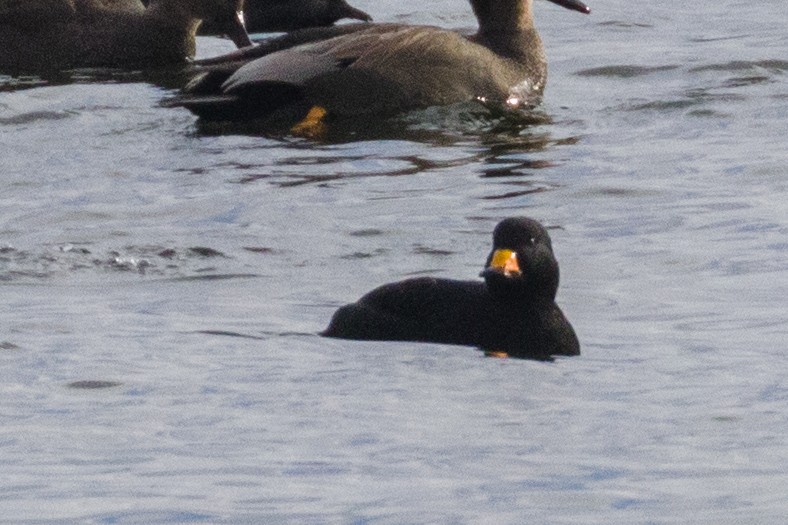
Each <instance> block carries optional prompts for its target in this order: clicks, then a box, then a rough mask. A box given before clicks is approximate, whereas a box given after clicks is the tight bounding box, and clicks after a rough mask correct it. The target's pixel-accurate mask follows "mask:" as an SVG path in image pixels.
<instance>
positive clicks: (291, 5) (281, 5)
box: [244, 0, 372, 33]
mask: <svg viewBox="0 0 788 525" xmlns="http://www.w3.org/2000/svg"><path fill="white" fill-rule="evenodd" d="M343 18H352V19H355V20H361V21H363V22H369V21H371V20H372V17H371V16H369V15H368V14H367V13H365V12H364V11H362V10H361V9H356V8H355V7H353V6H351V5H350V4H348V3H347V2H346V1H345V0H246V8H245V9H244V20H245V21H246V28H247V30H248V31H249V32H250V33H264V32H270V31H293V30H295V29H302V28H305V27H320V26H330V25H332V24H333V23H335V22H336V21H337V20H341V19H343Z"/></svg>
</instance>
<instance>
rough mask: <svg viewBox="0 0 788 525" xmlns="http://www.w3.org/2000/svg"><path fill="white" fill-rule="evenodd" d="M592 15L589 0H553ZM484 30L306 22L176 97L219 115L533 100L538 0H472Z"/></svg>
mask: <svg viewBox="0 0 788 525" xmlns="http://www.w3.org/2000/svg"><path fill="white" fill-rule="evenodd" d="M550 1H551V2H554V3H556V4H558V5H561V6H563V7H566V8H568V9H572V10H575V11H579V12H582V13H588V12H589V9H588V7H586V6H585V5H584V4H582V3H581V2H580V1H579V0H550ZM471 5H472V7H473V10H474V13H475V14H476V18H477V19H478V21H479V30H478V32H477V33H476V34H475V35H473V36H471V37H469V38H467V37H465V36H462V35H460V34H458V33H456V32H453V31H448V30H444V29H440V28H436V27H429V26H413V25H402V24H350V25H346V26H338V27H333V28H328V29H326V30H322V31H319V30H302V31H299V32H296V33H293V34H289V35H285V36H284V37H282V38H281V39H273V40H272V41H266V42H264V43H263V44H262V45H261V46H258V47H255V48H249V49H248V50H245V51H244V52H243V53H236V54H232V55H229V56H227V57H225V63H224V64H221V63H219V62H218V61H214V62H213V64H212V65H211V71H209V72H206V73H204V74H203V75H201V76H198V77H197V78H195V80H194V81H193V82H192V83H190V85H189V86H187V88H186V89H185V90H184V93H183V94H182V95H181V96H180V97H179V98H177V99H175V100H174V101H172V102H171V103H169V105H180V106H185V107H187V108H189V109H190V110H192V111H193V112H194V113H196V114H198V115H199V116H201V117H203V118H206V119H211V120H245V119H251V118H259V117H269V118H270V117H271V116H272V115H273V116H274V117H276V116H277V113H279V112H281V113H282V115H286V116H288V117H291V116H301V117H303V116H305V115H306V114H307V112H308V111H309V110H310V109H312V108H313V107H315V106H318V107H320V108H322V109H323V110H324V113H325V114H328V115H332V116H339V117H353V116H363V115H375V116H385V115H389V114H393V113H396V112H400V111H407V110H410V109H417V108H424V107H428V106H434V105H444V104H451V103H455V102H464V101H468V100H473V99H476V98H484V99H487V100H500V101H505V100H511V101H515V100H519V101H526V102H532V101H533V100H535V99H536V98H537V97H538V96H539V95H540V94H541V93H542V90H543V89H544V85H545V81H546V78H547V62H546V59H545V55H544V49H543V47H542V42H541V40H540V38H539V34H538V32H537V31H536V28H535V27H534V23H533V16H532V9H531V8H532V0H471Z"/></svg>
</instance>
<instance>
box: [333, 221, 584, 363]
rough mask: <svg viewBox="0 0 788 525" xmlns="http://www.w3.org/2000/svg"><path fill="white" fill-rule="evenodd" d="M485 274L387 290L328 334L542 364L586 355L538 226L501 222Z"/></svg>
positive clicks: (367, 298) (344, 314) (337, 319)
mask: <svg viewBox="0 0 788 525" xmlns="http://www.w3.org/2000/svg"><path fill="white" fill-rule="evenodd" d="M481 275H482V276H483V277H484V281H483V282H482V281H456V280H450V279H436V278H431V277H420V278H415V279H408V280H405V281H401V282H396V283H390V284H386V285H383V286H381V287H379V288H376V289H374V290H372V291H371V292H369V293H368V294H366V295H364V296H363V297H362V298H361V299H359V300H358V301H357V302H355V303H353V304H349V305H346V306H343V307H341V308H340V309H339V310H337V312H336V313H335V314H334V316H333V318H332V319H331V322H330V324H329V326H328V328H326V330H325V331H324V332H323V334H322V335H324V336H327V337H337V338H344V339H360V340H389V341H422V342H433V343H445V344H457V345H469V346H476V347H479V348H482V349H484V350H487V351H490V352H502V353H506V354H508V355H510V356H512V357H520V358H528V359H539V360H549V359H551V356H554V355H567V356H571V355H578V354H579V353H580V344H579V342H578V340H577V336H576V335H575V332H574V330H573V329H572V326H571V325H570V324H569V321H568V320H567V319H566V317H565V316H564V314H563V313H562V312H561V310H560V308H559V307H558V305H557V304H556V302H555V296H556V292H557V291H558V262H557V261H556V259H555V256H554V255H553V250H552V244H551V241H550V236H549V234H548V233H547V230H546V229H545V228H544V227H543V226H542V225H541V224H540V223H539V222H537V221H535V220H533V219H529V218H525V217H515V218H509V219H505V220H503V221H501V222H500V223H499V224H498V226H496V228H495V231H494V233H493V249H492V252H491V253H490V255H489V256H488V258H487V263H486V264H485V268H484V270H483V271H482V273H481Z"/></svg>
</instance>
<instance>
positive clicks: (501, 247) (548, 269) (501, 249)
mask: <svg viewBox="0 0 788 525" xmlns="http://www.w3.org/2000/svg"><path fill="white" fill-rule="evenodd" d="M481 276H482V277H484V280H485V282H486V283H487V288H488V289H489V290H490V293H492V294H493V295H494V296H496V297H498V298H501V299H512V300H520V301H522V300H528V301H540V300H547V301H553V300H554V299H555V294H556V292H557V291H558V261H556V260H555V256H554V255H553V246H552V243H551V242H550V235H549V234H548V233H547V230H546V229H545V227H544V226H542V225H541V224H540V223H539V222H537V221H535V220H533V219H529V218H527V217H511V218H508V219H504V220H503V221H501V222H499V223H498V226H496V227H495V231H494V232H493V249H492V252H491V253H490V256H489V257H487V264H485V267H484V270H483V271H482V273H481Z"/></svg>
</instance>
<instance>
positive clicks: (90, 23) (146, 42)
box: [0, 0, 251, 71]
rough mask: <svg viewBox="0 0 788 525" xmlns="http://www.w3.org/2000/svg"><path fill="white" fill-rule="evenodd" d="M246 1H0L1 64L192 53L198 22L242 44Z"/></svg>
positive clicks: (64, 64)
mask: <svg viewBox="0 0 788 525" xmlns="http://www.w3.org/2000/svg"><path fill="white" fill-rule="evenodd" d="M242 3H243V0H153V1H152V2H151V5H150V6H149V7H148V8H147V9H146V8H144V6H143V5H142V3H141V2H140V1H139V0H25V1H12V0H11V1H9V0H0V68H3V69H4V70H22V71H25V70H46V69H63V68H72V67H101V66H107V67H132V66H134V67H146V66H157V65H164V64H171V63H181V62H185V61H186V60H188V59H189V58H191V57H193V56H194V52H195V38H194V37H195V32H196V31H197V27H198V26H199V24H200V20H202V19H212V20H215V21H217V23H219V24H220V27H221V28H222V31H223V32H225V33H227V34H228V35H229V36H231V37H232V38H233V41H234V42H235V43H236V45H238V46H239V47H241V46H245V45H249V44H251V42H250V41H249V37H248V36H247V35H246V31H245V30H244V28H243V24H242V23H241V21H240V19H239V17H238V13H239V11H240V9H241V5H242Z"/></svg>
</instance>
